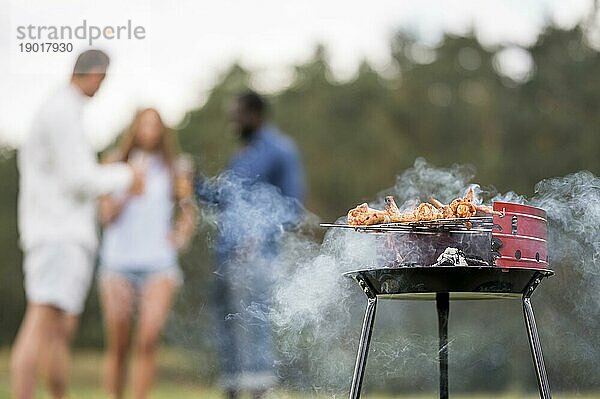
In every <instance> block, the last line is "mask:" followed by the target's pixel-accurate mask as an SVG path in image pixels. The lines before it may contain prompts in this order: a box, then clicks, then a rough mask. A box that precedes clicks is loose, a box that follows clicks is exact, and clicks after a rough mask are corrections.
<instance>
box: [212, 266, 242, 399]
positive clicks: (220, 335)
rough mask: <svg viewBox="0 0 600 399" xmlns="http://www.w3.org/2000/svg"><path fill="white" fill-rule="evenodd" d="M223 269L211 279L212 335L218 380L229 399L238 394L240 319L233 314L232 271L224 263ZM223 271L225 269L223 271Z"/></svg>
mask: <svg viewBox="0 0 600 399" xmlns="http://www.w3.org/2000/svg"><path fill="white" fill-rule="evenodd" d="M221 271H222V273H219V274H216V275H215V278H214V280H213V283H212V293H211V294H212V302H213V305H212V308H213V317H214V319H215V330H216V331H215V334H214V336H215V339H216V345H217V351H218V354H219V363H220V364H219V366H220V373H221V381H220V384H221V385H222V386H223V388H224V389H225V391H226V396H227V398H228V399H236V398H237V397H238V396H239V389H240V387H239V372H240V367H241V356H240V344H239V342H238V341H239V340H238V338H239V337H238V335H239V334H238V333H239V331H240V328H239V327H240V326H239V325H240V321H239V319H237V318H235V317H232V315H235V314H236V313H239V308H238V307H236V306H235V304H236V303H237V300H236V298H234V296H235V291H236V290H235V288H234V283H233V282H232V277H233V276H232V275H231V273H228V268H227V267H222V269H221ZM223 271H224V272H223Z"/></svg>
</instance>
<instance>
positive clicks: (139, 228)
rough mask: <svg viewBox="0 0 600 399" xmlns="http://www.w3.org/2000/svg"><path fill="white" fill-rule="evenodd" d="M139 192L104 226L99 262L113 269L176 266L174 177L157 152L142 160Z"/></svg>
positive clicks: (140, 269) (138, 269) (106, 268)
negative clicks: (143, 163)
mask: <svg viewBox="0 0 600 399" xmlns="http://www.w3.org/2000/svg"><path fill="white" fill-rule="evenodd" d="M145 170H146V172H145V185H144V192H143V193H142V194H141V195H136V196H133V197H130V198H129V199H128V200H127V202H126V203H125V205H124V206H123V209H122V210H121V213H120V214H119V216H118V217H117V218H116V219H115V220H114V221H113V223H111V224H110V225H108V226H107V227H106V228H105V229H104V235H103V237H102V245H101V249H100V261H101V266H102V267H103V268H104V269H105V270H114V271H131V270H135V271H155V270H164V269H168V268H172V267H177V250H176V249H175V247H174V246H173V244H172V243H171V240H170V239H169V235H170V233H171V230H172V227H173V210H174V201H173V180H172V175H171V173H170V171H169V169H168V168H167V166H166V165H165V163H164V161H163V160H162V158H161V157H160V156H159V155H149V156H147V160H146V162H145Z"/></svg>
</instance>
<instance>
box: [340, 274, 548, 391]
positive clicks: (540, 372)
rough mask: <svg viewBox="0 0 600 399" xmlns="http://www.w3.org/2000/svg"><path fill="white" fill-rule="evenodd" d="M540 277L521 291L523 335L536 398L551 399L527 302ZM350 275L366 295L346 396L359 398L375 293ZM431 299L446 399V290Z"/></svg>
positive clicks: (367, 350)
mask: <svg viewBox="0 0 600 399" xmlns="http://www.w3.org/2000/svg"><path fill="white" fill-rule="evenodd" d="M543 277H545V275H544V274H542V273H540V272H538V273H536V274H535V275H534V277H533V278H532V279H531V281H530V282H529V284H528V285H527V287H526V289H525V290H524V292H523V297H522V301H523V314H524V316H525V324H526V328H527V336H528V338H529V346H530V348H531V355H532V357H533V364H534V367H535V373H536V377H537V383H538V389H539V392H540V398H541V399H552V395H551V393H550V385H549V383H548V376H547V374H546V366H545V365H544V358H543V354H542V345H541V343H540V337H539V334H538V331H537V325H536V323H535V317H534V314H533V307H532V305H531V295H532V294H533V292H534V291H535V289H536V288H537V286H538V285H539V284H540V282H541V281H542V278H543ZM354 279H355V280H356V281H357V282H358V284H359V286H360V287H361V289H362V290H363V292H364V294H365V295H366V297H367V307H366V309H365V317H364V319H363V324H362V330H361V334H360V341H359V345H358V353H357V356H356V364H355V366H354V374H353V376H352V384H351V386H350V399H359V398H360V394H361V389H362V383H363V377H364V374H365V368H366V365H367V355H368V353H369V345H370V343H371V335H372V333H373V325H374V324H375V313H376V309H377V294H376V292H375V290H374V289H373V288H372V287H371V286H370V285H369V283H368V282H367V280H365V279H364V278H363V277H362V276H361V275H360V274H359V275H356V276H355V277H354ZM435 299H436V308H437V313H438V334H439V352H438V357H439V369H440V399H448V397H449V395H448V318H449V313H450V294H449V293H448V292H437V293H436V294H435Z"/></svg>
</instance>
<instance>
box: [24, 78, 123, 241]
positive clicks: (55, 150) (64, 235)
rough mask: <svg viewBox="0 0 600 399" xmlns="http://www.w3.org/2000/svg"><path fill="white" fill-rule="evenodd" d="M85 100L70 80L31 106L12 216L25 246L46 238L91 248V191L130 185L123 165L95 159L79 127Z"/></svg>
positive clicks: (93, 213)
mask: <svg viewBox="0 0 600 399" xmlns="http://www.w3.org/2000/svg"><path fill="white" fill-rule="evenodd" d="M85 100H86V97H85V96H84V95H83V93H82V92H81V91H80V90H79V88H77V87H76V86H74V85H72V84H69V85H68V86H66V87H63V88H61V89H60V90H57V91H56V92H55V93H54V94H53V95H52V96H50V97H49V98H48V99H47V100H46V101H45V102H44V103H43V104H42V105H41V107H40V108H39V110H38V111H37V113H36V115H35V117H34V120H33V124H32V127H31V132H30V134H29V136H28V137H27V139H26V140H25V142H24V143H23V145H22V146H21V149H20V150H19V154H18V168H19V172H20V182H19V215H18V219H19V233H20V240H21V246H22V248H23V249H24V250H26V251H27V250H29V249H31V248H34V247H36V246H38V245H40V244H47V243H52V242H58V243H75V244H79V245H83V246H85V247H86V248H88V249H90V250H92V251H95V250H96V248H97V245H98V238H97V225H96V199H97V197H98V196H99V195H102V194H108V193H111V192H116V191H119V190H126V189H127V188H128V187H129V186H130V185H131V181H132V179H133V176H132V172H131V169H130V168H129V167H127V166H126V165H124V164H112V165H99V164H98V162H97V159H96V154H95V152H94V150H93V149H92V147H91V146H90V144H89V142H88V141H87V139H86V138H85V136H84V133H83V131H84V129H83V123H82V111H83V105H84V103H85Z"/></svg>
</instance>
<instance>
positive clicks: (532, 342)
mask: <svg viewBox="0 0 600 399" xmlns="http://www.w3.org/2000/svg"><path fill="white" fill-rule="evenodd" d="M541 281H542V278H541V276H540V275H539V274H537V275H535V276H534V277H533V278H532V279H531V281H530V282H529V285H528V286H527V288H526V289H525V292H524V293H523V315H524V316H525V325H526V327H527V337H528V338H529V347H530V348H531V356H532V357H533V365H534V366H535V375H536V377H537V382H538V388H539V390H540V398H541V399H551V398H552V395H551V394H550V384H549V383H548V375H547V374H546V366H545V365H544V356H543V354H542V344H541V343H540V336H539V335H538V331H537V325H536V324H535V317H534V315H533V306H531V295H532V294H533V291H535V289H536V288H537V286H538V285H539V284H540V282H541Z"/></svg>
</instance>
